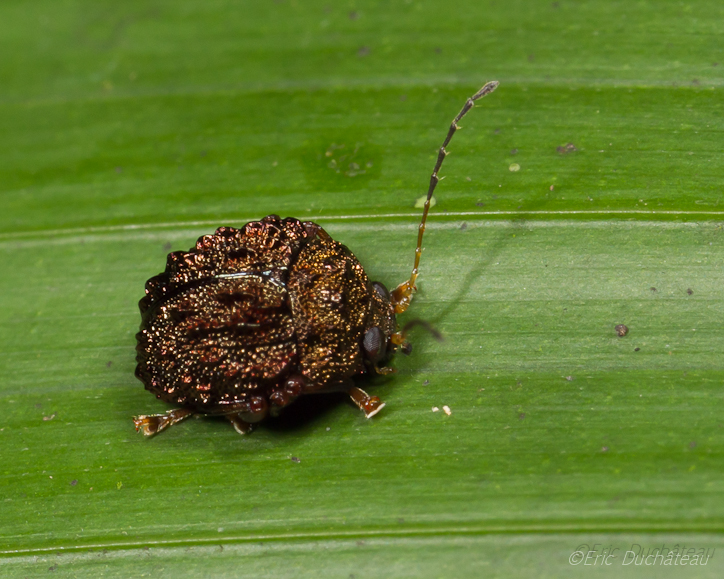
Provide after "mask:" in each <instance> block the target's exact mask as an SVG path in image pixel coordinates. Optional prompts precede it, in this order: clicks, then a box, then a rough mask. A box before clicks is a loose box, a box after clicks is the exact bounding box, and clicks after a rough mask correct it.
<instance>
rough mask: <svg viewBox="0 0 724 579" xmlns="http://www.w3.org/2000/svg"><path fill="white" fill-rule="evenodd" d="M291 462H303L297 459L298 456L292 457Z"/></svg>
mask: <svg viewBox="0 0 724 579" xmlns="http://www.w3.org/2000/svg"><path fill="white" fill-rule="evenodd" d="M291 461H292V462H302V460H301V459H299V458H297V457H296V456H292V457H291Z"/></svg>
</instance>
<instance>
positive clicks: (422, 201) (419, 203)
mask: <svg viewBox="0 0 724 579" xmlns="http://www.w3.org/2000/svg"><path fill="white" fill-rule="evenodd" d="M425 201H427V195H423V196H422V197H418V198H417V199H415V209H422V208H423V207H425ZM435 205H437V199H435V196H434V195H433V196H432V199H430V207H435Z"/></svg>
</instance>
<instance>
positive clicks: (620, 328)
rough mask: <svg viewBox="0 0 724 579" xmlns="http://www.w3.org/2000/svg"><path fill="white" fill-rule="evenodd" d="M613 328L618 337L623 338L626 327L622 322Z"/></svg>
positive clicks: (626, 332) (626, 330)
mask: <svg viewBox="0 0 724 579" xmlns="http://www.w3.org/2000/svg"><path fill="white" fill-rule="evenodd" d="M615 330H616V333H617V334H618V335H619V337H620V338H623V337H624V336H625V335H626V334H628V327H627V326H624V325H623V324H619V325H617V326H616V328H615Z"/></svg>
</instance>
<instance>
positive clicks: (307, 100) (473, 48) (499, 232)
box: [0, 1, 724, 579]
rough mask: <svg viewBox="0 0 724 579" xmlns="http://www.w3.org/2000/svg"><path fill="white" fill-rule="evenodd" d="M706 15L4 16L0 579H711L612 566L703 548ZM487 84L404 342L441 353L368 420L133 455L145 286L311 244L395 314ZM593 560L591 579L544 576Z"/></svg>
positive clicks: (718, 520) (333, 11) (303, 415)
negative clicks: (293, 236)
mask: <svg viewBox="0 0 724 579" xmlns="http://www.w3.org/2000/svg"><path fill="white" fill-rule="evenodd" d="M723 11H724V9H722V8H721V7H720V5H719V4H715V3H709V2H693V3H689V4H681V3H678V2H656V3H647V2H640V3H636V4H635V5H632V4H628V3H623V2H621V3H617V2H606V3H603V2H566V1H561V2H554V3H548V2H544V3H534V2H527V3H526V2H506V3H500V2H483V3H479V2H475V3H473V2H465V3H463V2H458V3H455V2H438V1H434V2H433V1H429V2H416V1H413V2H394V3H382V2H381V3H374V2H370V3H349V4H344V5H337V4H331V3H329V4H326V3H307V2H305V3H302V2H296V3H295V2H291V1H283V2H278V3H268V5H267V4H266V3H264V4H261V3H259V4H257V3H251V2H249V3H245V2H244V3H231V2H229V3H224V2H203V3H202V2H190V1H177V2H167V3H164V2H125V3H123V4H112V3H105V2H93V3H91V2H60V3H58V2H32V3H27V2H5V3H3V4H2V5H0V52H2V54H3V55H4V57H3V58H4V61H3V66H2V67H0V209H2V210H1V211H0V266H1V267H2V272H3V273H2V276H0V404H1V405H2V408H4V412H3V413H2V416H3V420H2V424H0V453H1V454H0V458H1V459H2V460H1V461H0V462H1V463H2V466H1V467H0V499H1V500H2V501H3V502H2V508H1V509H0V551H1V553H0V570H1V571H0V575H2V576H3V577H6V576H7V577H25V576H29V575H32V576H34V575H35V574H45V573H47V572H48V570H49V569H51V567H53V566H55V565H57V567H56V568H55V569H52V570H51V571H62V572H63V573H65V576H69V577H98V576H108V577H128V576H144V574H146V575H150V574H154V576H161V577H164V576H168V577H172V576H178V573H181V572H185V576H191V577H197V576H198V577H202V576H212V577H227V576H228V577H238V576H249V577H265V576H270V577H272V576H273V577H279V576H290V577H292V576H295V577H305V576H310V577H311V576H315V577H316V576H330V577H349V576H354V577H357V578H358V579H359V578H360V577H379V576H390V577H404V576H410V577H448V576H451V575H453V574H457V575H459V576H465V577H468V576H469V577H477V576H482V575H485V576H500V577H514V576H521V577H528V576H531V575H536V576H546V577H560V576H586V575H588V574H590V573H589V571H590V572H595V573H597V574H599V575H601V574H609V575H610V574H612V573H614V572H619V573H623V574H624V575H625V574H626V573H628V574H629V576H632V577H639V576H651V577H659V576H671V577H674V576H676V577H679V576H691V577H709V576H711V577H714V576H721V573H722V571H723V570H724V567H723V566H724V557H722V556H721V554H718V552H717V554H715V555H714V556H713V557H711V559H710V561H709V564H708V565H707V566H705V567H697V568H696V569H693V568H687V570H686V571H681V568H677V569H674V568H672V569H668V568H667V569H664V567H663V566H662V565H659V566H658V567H657V566H653V567H646V566H639V567H638V568H637V567H636V566H635V565H633V566H623V565H622V564H621V559H622V558H623V551H625V550H626V549H628V548H629V546H630V545H631V544H633V543H635V544H640V545H641V546H642V547H643V548H644V549H654V548H657V547H659V548H660V547H662V546H664V545H665V546H666V547H667V548H671V547H673V545H674V544H685V545H686V547H687V548H689V547H691V548H695V549H701V548H708V549H718V548H720V547H721V531H722V530H723V529H724V479H723V478H722V466H721V465H722V458H723V454H724V419H723V418H722V406H723V405H722V397H723V396H724V394H723V391H722V380H723V379H724V367H723V366H722V364H721V353H722V351H723V350H724V333H722V327H721V321H720V320H721V317H722V313H723V312H722V310H724V301H723V300H722V297H723V296H722V289H721V286H722V284H721V281H722V274H721V271H722V263H724V239H722V229H721V225H720V223H719V222H718V219H720V218H721V216H722V215H724V209H722V208H721V207H719V202H720V199H721V198H722V185H723V184H724V177H722V175H723V172H722V162H721V155H720V148H721V142H722V134H723V130H724V120H722V115H721V111H722V107H721V98H720V92H721V90H722V82H721V74H720V71H721V67H722V66H724V54H722V52H721V48H720V42H719V41H718V39H719V38H721V34H722V32H724V21H722V12H723ZM438 49H439V50H438ZM719 60H721V64H720V63H719ZM491 79H497V80H499V81H500V82H501V86H500V88H499V89H498V90H497V91H496V92H495V93H494V94H493V95H491V96H489V97H486V98H485V99H484V100H483V101H481V103H480V104H479V106H478V107H477V108H476V110H474V111H472V112H471V113H470V115H469V116H468V117H466V119H465V121H464V122H463V123H462V124H463V125H464V127H465V130H464V131H462V132H460V133H459V134H458V135H457V136H456V137H455V139H454V140H453V142H452V144H451V146H450V147H449V149H450V151H451V152H452V155H451V156H450V157H449V159H448V160H447V161H446V163H445V165H444V167H443V170H442V174H444V175H446V176H447V178H446V179H445V181H443V182H442V183H441V185H440V188H439V190H438V195H437V197H438V204H437V206H436V207H435V208H434V209H433V211H432V217H431V221H430V224H429V228H428V232H429V234H428V236H427V238H426V242H425V252H424V255H423V262H422V275H421V278H420V283H419V287H420V292H419V293H418V295H417V297H416V298H415V301H414V303H413V306H412V308H411V310H410V312H409V315H408V319H409V318H411V317H420V318H422V319H425V320H428V321H430V322H431V323H432V324H433V325H434V326H435V327H436V328H438V329H439V330H440V331H441V332H442V333H443V334H444V335H445V338H446V340H445V341H444V342H442V343H438V342H435V341H434V340H432V339H431V337H430V336H428V335H427V334H425V332H424V331H419V332H417V333H415V334H414V335H413V342H414V351H413V354H412V355H411V356H410V357H407V358H405V357H400V358H398V359H397V360H396V366H397V368H398V370H399V372H398V374H397V375H395V376H393V377H390V378H385V379H378V380H377V381H376V382H375V383H374V384H373V385H371V386H370V390H373V391H374V393H375V394H378V395H380V396H381V397H382V398H383V399H384V400H386V401H387V406H386V407H385V409H384V410H383V411H382V412H381V413H380V414H379V415H378V416H377V417H375V418H374V419H372V420H366V419H365V418H364V416H362V415H361V413H359V411H357V410H356V409H354V408H353V407H352V406H351V405H350V404H349V403H347V402H346V401H345V400H344V398H343V397H340V398H335V397H329V398H321V397H320V398H311V399H302V400H301V401H300V402H299V403H298V404H297V405H296V407H293V408H291V409H290V412H289V413H287V415H285V416H284V417H283V418H282V419H278V420H273V421H268V422H266V423H264V424H263V425H262V426H261V427H260V428H258V429H257V430H256V431H255V432H254V433H252V434H251V435H250V436H247V437H240V436H238V435H237V434H236V433H235V432H234V431H233V429H231V428H230V426H229V425H228V424H226V423H225V422H224V421H222V420H211V419H206V420H197V421H190V422H187V423H184V424H183V425H179V426H177V427H174V428H173V429H171V430H169V431H168V432H165V433H163V434H162V435H160V436H159V437H157V438H155V439H151V440H146V439H143V437H141V435H139V434H136V433H135V432H134V431H133V427H132V423H131V420H130V419H131V416H133V415H134V414H137V413H144V412H157V411H162V410H163V409H164V408H165V406H164V405H163V404H161V403H160V402H158V401H156V400H155V399H154V398H153V397H152V396H151V395H150V394H149V393H147V392H145V391H144V390H143V388H142V386H141V384H140V383H139V382H138V381H137V380H136V379H135V378H134V377H133V369H134V355H135V352H134V342H135V341H134V334H135V332H136V331H137V327H138V323H139V316H138V310H137V306H136V303H137V301H138V299H139V298H140V297H141V296H142V292H143V283H144V282H145V280H146V279H147V278H149V277H150V276H152V275H154V274H156V273H158V272H159V271H160V270H161V269H162V268H163V266H164V262H165V255H166V253H168V252H169V251H171V250H179V249H187V248H188V247H189V246H191V245H192V244H193V243H194V241H195V239H196V237H198V236H199V235H202V234H204V233H208V232H209V231H213V229H214V228H215V227H216V226H217V225H241V224H243V223H244V222H245V221H247V220H250V219H257V218H259V217H261V216H263V215H266V214H268V213H279V214H282V215H283V216H286V215H293V216H296V217H299V218H314V219H315V220H316V221H318V222H319V223H320V224H321V225H323V226H324V227H325V229H327V231H328V232H329V233H330V234H331V235H332V236H333V237H334V238H335V239H337V240H339V241H341V242H343V243H345V244H346V245H348V246H349V247H350V248H351V249H352V250H353V251H354V252H355V254H356V255H357V256H358V257H359V259H360V261H361V262H362V263H363V264H364V265H365V267H366V269H367V272H368V274H369V275H370V277H372V278H373V279H376V280H380V281H383V282H384V283H386V284H387V285H388V286H394V285H395V284H396V283H398V282H400V281H402V280H403V279H404V278H405V276H406V275H408V273H409V268H410V266H411V261H412V250H413V247H414V237H415V230H416V227H417V217H416V216H417V214H418V211H419V210H415V209H414V208H413V206H414V203H415V200H416V199H417V198H418V197H419V196H420V195H422V194H424V191H425V189H426V184H427V182H428V179H429V172H430V170H431V168H432V165H433V163H434V158H435V148H436V147H438V146H439V144H440V143H441V141H442V139H443V137H444V134H445V131H446V129H447V125H448V123H449V122H450V119H452V117H453V116H454V115H455V113H456V112H457V111H458V110H459V108H460V107H461V106H462V104H463V102H464V100H465V98H466V97H467V96H469V95H470V94H472V93H473V92H474V91H475V90H476V89H477V88H479V87H480V86H481V85H482V84H483V82H484V81H486V80H491ZM568 143H572V144H573V145H574V147H575V150H569V151H568V152H566V150H565V146H566V144H568ZM559 147H560V148H561V150H557V149H558V148H559ZM569 149H570V148H569ZM328 153H329V154H328ZM347 155H349V156H347ZM331 160H334V161H335V162H336V165H333V166H330V164H331V163H330V161H331ZM350 163H356V164H357V166H358V167H359V168H360V169H363V170H364V173H361V171H360V170H358V169H356V168H355V167H353V166H351V165H350ZM514 163H515V164H518V165H519V166H520V169H519V170H518V171H511V170H510V169H511V165H512V164H514ZM340 167H341V168H342V169H340V171H339V172H337V169H338V168H340ZM619 323H624V324H626V325H627V326H628V327H629V329H630V331H629V334H628V336H626V337H624V338H619V337H618V336H617V335H616V333H615V331H614V326H615V325H616V324H619ZM443 406H448V407H449V409H450V411H451V414H450V415H449V416H448V415H447V414H446V413H445V412H443V410H442V408H443ZM433 407H437V408H439V409H440V410H438V411H437V412H433V411H432V408H433ZM598 543H601V544H603V545H614V546H615V547H618V548H623V551H622V552H620V553H619V559H618V560H617V561H616V564H614V565H613V566H608V567H603V566H598V567H597V568H596V569H590V568H586V567H584V566H581V565H570V564H569V559H568V558H569V556H570V555H571V553H573V552H574V551H575V550H576V548H577V547H578V546H579V545H581V544H590V545H594V544H598ZM218 545H223V548H219V547H218ZM146 549H148V550H146ZM674 571H677V572H679V573H680V574H678V575H677V574H676V573H675V572H674ZM666 573H669V575H666Z"/></svg>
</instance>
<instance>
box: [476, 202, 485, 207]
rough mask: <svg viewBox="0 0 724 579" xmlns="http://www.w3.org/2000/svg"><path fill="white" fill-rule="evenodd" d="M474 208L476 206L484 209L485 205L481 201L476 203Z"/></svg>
mask: <svg viewBox="0 0 724 579" xmlns="http://www.w3.org/2000/svg"><path fill="white" fill-rule="evenodd" d="M475 206H476V207H485V203H483V202H482V201H478V202H477V203H476V204H475Z"/></svg>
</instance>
